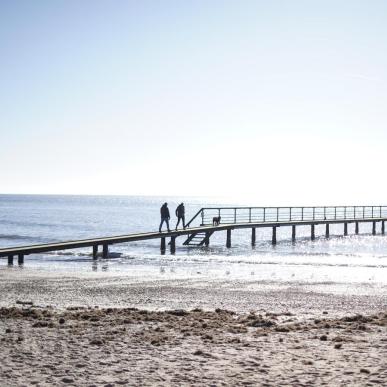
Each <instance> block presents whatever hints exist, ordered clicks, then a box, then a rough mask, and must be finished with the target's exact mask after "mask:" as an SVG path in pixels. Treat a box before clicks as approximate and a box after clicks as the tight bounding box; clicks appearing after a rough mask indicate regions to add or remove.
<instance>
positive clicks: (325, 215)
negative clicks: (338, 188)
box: [187, 206, 387, 226]
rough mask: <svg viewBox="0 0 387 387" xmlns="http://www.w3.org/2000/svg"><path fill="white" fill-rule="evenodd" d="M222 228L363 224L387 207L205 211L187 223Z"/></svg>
mask: <svg viewBox="0 0 387 387" xmlns="http://www.w3.org/2000/svg"><path fill="white" fill-rule="evenodd" d="M219 216H220V217H221V219H220V223H221V224H233V223H265V222H297V221H298V222H299V221H306V222H307V221H324V220H327V221H330V220H331V221H333V220H362V219H375V218H386V217H387V206H328V207H204V208H201V209H200V210H199V211H198V212H197V213H196V214H195V216H194V217H193V218H192V219H191V220H190V221H189V222H188V224H187V226H190V225H191V224H192V223H193V221H194V220H195V219H196V220H200V224H201V225H202V226H204V225H210V224H212V223H213V218H214V217H219Z"/></svg>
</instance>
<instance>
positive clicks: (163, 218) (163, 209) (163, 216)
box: [159, 203, 171, 232]
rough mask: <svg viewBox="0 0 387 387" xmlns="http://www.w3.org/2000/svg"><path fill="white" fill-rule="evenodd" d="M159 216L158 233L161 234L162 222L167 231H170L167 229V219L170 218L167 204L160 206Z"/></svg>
mask: <svg viewBox="0 0 387 387" xmlns="http://www.w3.org/2000/svg"><path fill="white" fill-rule="evenodd" d="M160 215H161V223H160V227H159V232H161V227H162V226H163V224H164V222H165V223H166V224H167V228H168V231H171V230H170V229H169V219H170V218H171V217H170V215H169V209H168V203H164V204H163V205H162V206H161V208H160Z"/></svg>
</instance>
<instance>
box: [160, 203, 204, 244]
mask: <svg viewBox="0 0 387 387" xmlns="http://www.w3.org/2000/svg"><path fill="white" fill-rule="evenodd" d="M200 216H201V217H202V226H203V225H204V210H202V211H201V214H200ZM164 250H165V249H164Z"/></svg>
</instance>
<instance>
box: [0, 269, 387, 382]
mask: <svg viewBox="0 0 387 387" xmlns="http://www.w3.org/2000/svg"><path fill="white" fill-rule="evenodd" d="M0 279H1V281H0V292H1V294H2V298H1V303H0V305H1V309H0V333H1V347H0V348H1V350H0V354H1V358H2V362H1V366H0V371H1V372H0V385H1V386H25V385H36V386H56V385H58V386H62V385H74V386H119V385H128V386H132V385H135V386H144V385H145V386H154V385H156V386H157V385H159V386H165V385H172V386H182V385H203V386H209V385H212V386H222V385H232V386H244V385H258V386H280V385H283V386H286V385H292V386H310V385H326V386H348V385H351V386H353V385H355V386H356V385H358V386H366V385H367V386H368V385H385V384H386V383H387V362H386V360H385V359H386V356H387V306H386V296H385V293H384V291H383V290H382V291H381V292H379V293H375V292H374V293H372V292H371V291H367V289H366V288H365V289H363V290H362V291H359V292H358V293H359V294H354V292H347V293H348V294H345V293H346V292H345V291H341V292H339V291H337V290H336V294H333V293H329V291H327V289H326V290H325V291H318V290H321V287H319V288H316V287H315V288H305V287H302V286H296V285H294V284H293V285H286V284H283V285H282V286H279V285H278V286H274V285H273V284H262V283H261V284H253V283H237V282H236V283H234V282H233V283H230V282H226V281H214V282H213V283H212V284H211V285H208V283H207V284H206V283H204V282H200V281H187V280H185V281H176V280H175V281H158V282H153V281H152V282H147V283H144V282H133V281H129V280H127V279H125V278H124V277H117V278H109V277H105V278H104V277H98V278H87V279H86V278H78V277H66V278H63V277H59V276H58V277H57V276H55V275H48V276H46V277H42V276H40V275H38V274H31V275H25V274H23V275H21V274H20V273H19V274H18V271H17V270H15V271H14V272H10V271H4V272H1V274H0ZM114 305H115V306H116V307H113V306H114Z"/></svg>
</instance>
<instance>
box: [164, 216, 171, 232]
mask: <svg viewBox="0 0 387 387" xmlns="http://www.w3.org/2000/svg"><path fill="white" fill-rule="evenodd" d="M165 223H167V227H168V231H171V230H170V229H169V219H168V218H165Z"/></svg>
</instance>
